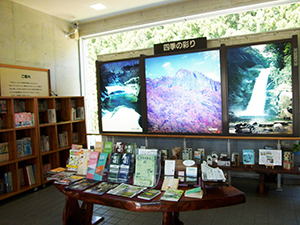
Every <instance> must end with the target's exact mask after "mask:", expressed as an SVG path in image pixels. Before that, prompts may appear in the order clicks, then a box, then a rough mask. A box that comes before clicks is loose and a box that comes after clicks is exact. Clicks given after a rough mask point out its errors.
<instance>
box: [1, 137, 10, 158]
mask: <svg viewBox="0 0 300 225" xmlns="http://www.w3.org/2000/svg"><path fill="white" fill-rule="evenodd" d="M8 160H9V151H8V142H3V143H0V162H3V161H8Z"/></svg>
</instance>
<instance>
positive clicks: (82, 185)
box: [65, 178, 99, 191]
mask: <svg viewBox="0 0 300 225" xmlns="http://www.w3.org/2000/svg"><path fill="white" fill-rule="evenodd" d="M97 183H99V181H97V180H91V179H86V178H83V179H81V180H79V181H76V182H73V183H72V184H70V185H68V186H67V187H65V189H68V190H75V191H83V190H85V189H87V188H89V187H92V186H94V185H95V184H97Z"/></svg>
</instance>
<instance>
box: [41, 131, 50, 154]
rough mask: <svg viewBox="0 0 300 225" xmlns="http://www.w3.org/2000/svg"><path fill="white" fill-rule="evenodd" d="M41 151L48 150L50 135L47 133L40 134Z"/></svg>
mask: <svg viewBox="0 0 300 225" xmlns="http://www.w3.org/2000/svg"><path fill="white" fill-rule="evenodd" d="M41 151H42V152H48V151H50V137H49V136H48V135H41Z"/></svg>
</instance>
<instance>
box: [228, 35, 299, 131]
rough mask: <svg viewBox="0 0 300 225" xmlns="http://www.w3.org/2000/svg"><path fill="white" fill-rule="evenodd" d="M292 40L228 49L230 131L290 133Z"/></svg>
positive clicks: (292, 115) (291, 112)
mask: <svg viewBox="0 0 300 225" xmlns="http://www.w3.org/2000/svg"><path fill="white" fill-rule="evenodd" d="M292 52H293V49H292V42H291V40H281V41H276V42H272V43H271V42H269V43H259V44H248V45H245V46H239V47H229V48H228V49H227V73H228V109H229V134H247V135H261V134H263V135H281V136H282V135H293V130H294V129H293V124H294V123H293V120H294V110H293V98H294V94H293V93H294V91H293V76H292V70H293V69H292Z"/></svg>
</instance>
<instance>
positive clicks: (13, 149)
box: [0, 97, 41, 200]
mask: <svg viewBox="0 0 300 225" xmlns="http://www.w3.org/2000/svg"><path fill="white" fill-rule="evenodd" d="M0 101H1V104H0V105H1V107H2V109H3V108H4V109H3V111H1V113H0V117H1V120H2V125H1V129H0V144H3V143H7V144H8V157H6V158H5V156H3V154H4V153H3V148H2V149H1V153H0V157H1V160H0V179H1V182H0V184H1V185H2V186H1V188H4V186H5V182H4V177H5V174H7V173H8V172H10V173H11V177H10V179H9V180H10V181H11V188H10V190H9V191H6V192H5V193H3V190H2V191H1V193H0V200H3V199H5V198H8V197H10V196H13V195H16V194H18V193H21V192H23V191H27V190H29V189H34V188H37V187H38V186H39V185H41V173H40V171H41V169H40V152H39V148H38V137H37V134H38V132H37V126H36V124H37V118H36V115H37V99H36V98H34V97H0ZM25 112H26V113H30V114H31V117H32V119H31V121H32V124H27V125H26V123H25V124H24V125H20V124H21V123H18V124H16V123H15V122H16V120H15V116H16V115H17V113H25ZM23 115H24V114H23ZM24 138H27V139H29V140H30V142H29V143H30V144H29V145H27V146H31V148H29V147H27V148H26V149H27V150H28V151H27V152H26V154H25V146H23V149H22V151H24V152H20V149H21V148H20V147H22V146H21V145H19V148H18V147H17V140H24ZM19 143H20V142H19ZM23 144H24V142H23ZM23 153H24V154H23ZM29 165H32V166H33V167H34V168H33V170H34V171H35V173H34V180H35V182H34V183H31V184H29V183H23V182H22V180H21V179H20V177H22V176H23V173H24V171H23V169H24V168H25V167H26V166H29ZM23 181H24V180H23Z"/></svg>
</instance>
